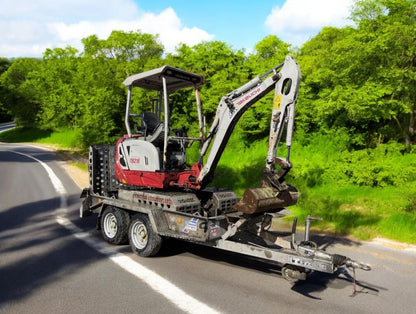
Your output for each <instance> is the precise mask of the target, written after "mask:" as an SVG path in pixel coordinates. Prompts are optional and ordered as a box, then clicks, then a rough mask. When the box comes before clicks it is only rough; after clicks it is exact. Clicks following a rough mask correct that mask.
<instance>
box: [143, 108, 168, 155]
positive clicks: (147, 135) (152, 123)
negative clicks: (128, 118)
mask: <svg viewBox="0 0 416 314" xmlns="http://www.w3.org/2000/svg"><path fill="white" fill-rule="evenodd" d="M141 118H142V127H141V130H142V134H143V140H145V141H147V142H150V143H152V144H153V145H155V146H156V147H159V148H163V140H164V130H165V126H164V123H163V122H161V121H160V120H159V117H158V116H157V115H156V114H155V113H153V112H143V113H142V114H141Z"/></svg>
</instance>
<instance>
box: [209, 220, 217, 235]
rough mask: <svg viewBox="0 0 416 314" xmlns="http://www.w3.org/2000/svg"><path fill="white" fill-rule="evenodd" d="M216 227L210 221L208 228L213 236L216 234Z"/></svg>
mask: <svg viewBox="0 0 416 314" xmlns="http://www.w3.org/2000/svg"><path fill="white" fill-rule="evenodd" d="M218 229H219V227H218V226H217V225H216V224H215V223H213V222H211V224H210V225H209V230H210V232H211V235H213V236H214V237H215V236H216V235H217V230H218Z"/></svg>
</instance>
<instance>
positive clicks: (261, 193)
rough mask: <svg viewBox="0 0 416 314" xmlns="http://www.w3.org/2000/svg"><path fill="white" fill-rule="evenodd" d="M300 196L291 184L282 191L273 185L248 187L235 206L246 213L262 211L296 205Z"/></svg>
mask: <svg viewBox="0 0 416 314" xmlns="http://www.w3.org/2000/svg"><path fill="white" fill-rule="evenodd" d="M298 198H299V192H298V191H297V190H296V188H295V187H293V186H290V185H288V189H285V190H282V191H279V190H278V189H276V188H273V187H260V188H248V189H246V190H245V191H244V194H243V197H242V198H241V199H240V200H239V201H238V202H237V203H236V204H234V206H233V208H234V209H236V210H238V211H240V212H243V213H245V214H255V213H262V212H266V211H272V210H276V209H279V208H283V207H285V206H290V205H294V204H296V203H297V201H298Z"/></svg>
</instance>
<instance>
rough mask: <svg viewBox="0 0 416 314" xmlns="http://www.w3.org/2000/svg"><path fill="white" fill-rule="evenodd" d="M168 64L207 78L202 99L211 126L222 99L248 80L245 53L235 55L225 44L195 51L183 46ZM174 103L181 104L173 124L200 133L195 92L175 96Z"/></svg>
mask: <svg viewBox="0 0 416 314" xmlns="http://www.w3.org/2000/svg"><path fill="white" fill-rule="evenodd" d="M165 62H166V64H170V65H172V66H175V67H178V68H182V69H184V70H187V71H190V72H194V73H197V74H200V75H202V76H203V77H204V85H202V86H201V88H200V98H201V102H202V105H203V109H204V114H205V115H206V117H207V121H208V123H210V122H212V121H213V119H214V116H215V112H216V109H217V106H218V104H219V102H220V100H221V97H222V96H224V95H226V94H228V93H230V92H231V91H233V90H234V89H236V88H237V87H239V86H240V85H241V84H242V83H243V82H245V81H246V79H247V76H248V73H247V70H246V68H245V65H244V62H245V56H244V53H243V52H242V51H237V52H235V51H233V50H232V48H231V47H230V46H229V45H227V44H226V43H223V42H218V41H211V42H203V43H200V44H198V45H195V46H193V47H189V46H187V45H184V44H183V45H181V46H180V47H178V48H177V51H176V53H175V54H168V55H167V56H166V59H165ZM173 101H174V102H175V103H177V104H180V106H179V105H177V106H175V107H173V109H172V120H173V122H174V123H175V124H176V125H182V126H186V127H187V128H190V129H191V130H197V127H196V125H197V121H198V117H197V112H196V109H195V98H194V96H193V94H192V91H180V92H178V93H176V94H175V95H173Z"/></svg>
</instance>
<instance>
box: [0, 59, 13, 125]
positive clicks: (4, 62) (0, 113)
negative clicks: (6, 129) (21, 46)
mask: <svg viewBox="0 0 416 314" xmlns="http://www.w3.org/2000/svg"><path fill="white" fill-rule="evenodd" d="M10 64H11V62H10V61H9V60H8V59H6V58H0V76H1V74H3V73H4V72H6V71H7V69H8V68H9V67H10ZM6 95H7V91H6V90H5V88H4V87H2V86H1V85H0V122H8V121H11V120H12V119H13V118H12V116H11V115H10V113H9V111H8V110H7V109H6V107H5V106H4V104H3V102H4V98H5V97H6Z"/></svg>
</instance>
